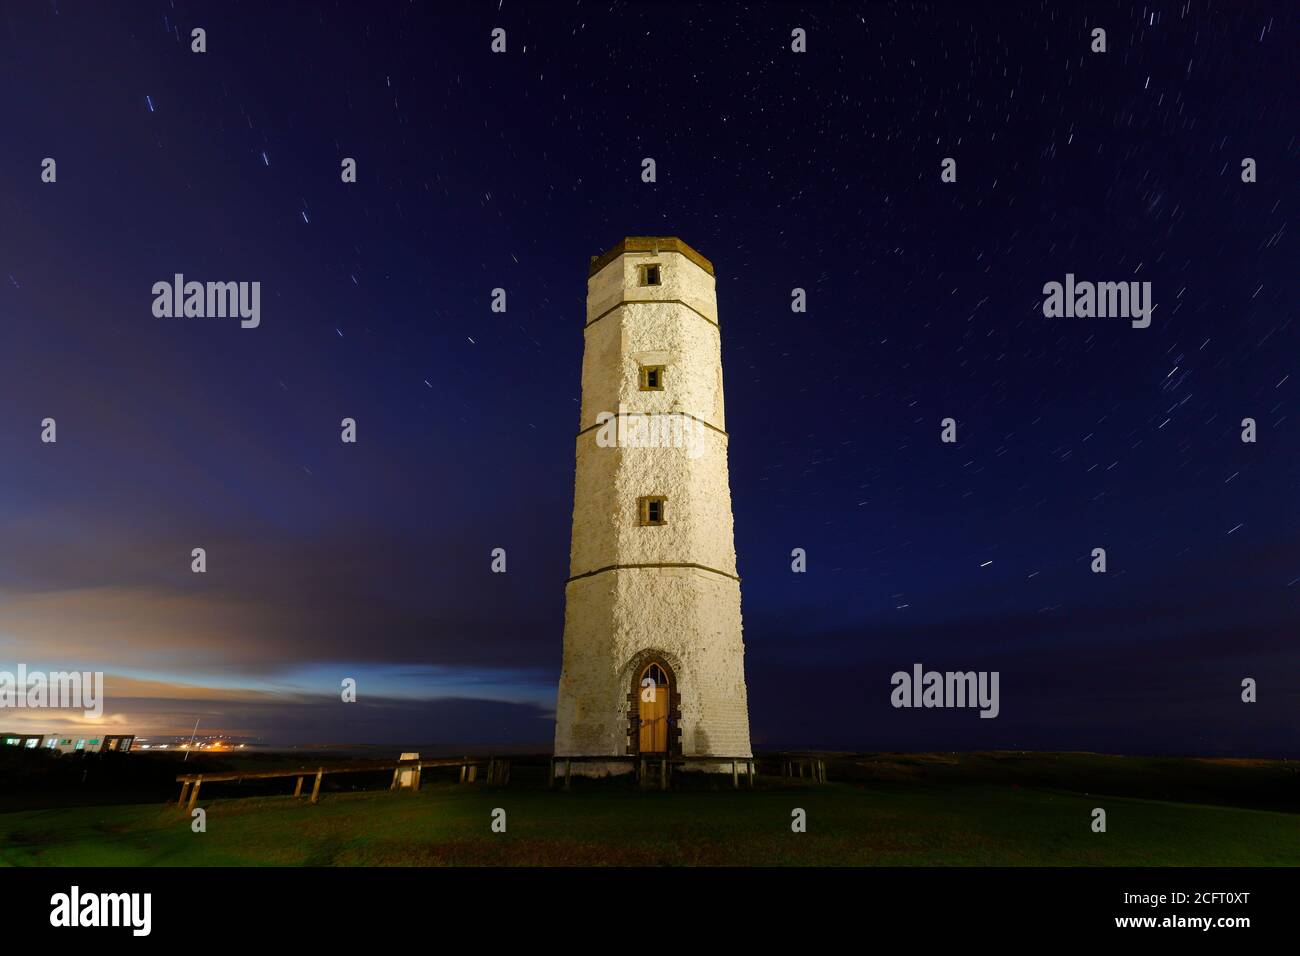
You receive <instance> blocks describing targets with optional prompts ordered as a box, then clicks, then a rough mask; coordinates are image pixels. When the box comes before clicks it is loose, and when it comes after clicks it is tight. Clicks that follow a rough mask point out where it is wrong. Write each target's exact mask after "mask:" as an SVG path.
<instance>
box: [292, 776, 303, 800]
mask: <svg viewBox="0 0 1300 956" xmlns="http://www.w3.org/2000/svg"><path fill="white" fill-rule="evenodd" d="M293 795H294V796H295V797H301V796H302V777H299V778H298V782H297V783H296V784H295V785H294V788H293Z"/></svg>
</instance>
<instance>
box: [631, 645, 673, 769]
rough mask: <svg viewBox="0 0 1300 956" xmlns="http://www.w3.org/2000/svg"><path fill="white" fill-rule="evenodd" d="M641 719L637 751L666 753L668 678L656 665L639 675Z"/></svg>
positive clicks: (668, 698)
mask: <svg viewBox="0 0 1300 956" xmlns="http://www.w3.org/2000/svg"><path fill="white" fill-rule="evenodd" d="M638 693H639V698H638V699H639V700H640V708H639V713H640V717H641V738H640V741H639V749H640V752H641V753H643V754H666V753H667V752H668V704H669V701H670V699H671V697H672V692H671V689H670V688H669V686H668V676H667V674H665V673H664V670H663V668H662V667H660V666H659V665H658V664H651V665H650V666H649V667H647V668H646V669H645V671H644V672H643V673H642V674H641V680H640V681H639V687H638Z"/></svg>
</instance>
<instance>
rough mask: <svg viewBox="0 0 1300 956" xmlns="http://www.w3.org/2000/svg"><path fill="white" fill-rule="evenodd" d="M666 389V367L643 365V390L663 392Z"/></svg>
mask: <svg viewBox="0 0 1300 956" xmlns="http://www.w3.org/2000/svg"><path fill="white" fill-rule="evenodd" d="M663 390H664V367H663V366H662V365H642V366H641V391H643V392H662V391H663Z"/></svg>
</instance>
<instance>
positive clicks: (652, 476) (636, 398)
mask: <svg viewBox="0 0 1300 956" xmlns="http://www.w3.org/2000/svg"><path fill="white" fill-rule="evenodd" d="M720 335H721V332H720V330H719V326H718V306H717V295H716V293H715V290H714V275H713V264H712V263H711V262H709V260H708V259H706V258H704V257H703V256H702V255H700V254H699V253H698V252H696V251H695V250H694V249H692V248H691V247H690V246H688V245H687V244H686V243H684V242H682V241H681V240H680V239H676V238H670V237H655V236H632V237H628V238H626V239H624V240H623V241H622V242H620V243H618V245H616V246H614V248H612V249H610V250H609V251H608V252H606V253H605V254H604V255H602V256H599V257H597V258H594V259H592V261H591V266H590V270H589V272H588V279H587V321H586V328H585V330H584V336H585V339H586V346H585V349H584V351H583V357H582V415H581V420H580V422H579V426H578V435H577V442H576V444H577V477H576V480H575V482H574V502H573V540H572V544H571V549H570V570H569V575H570V576H569V579H568V581H567V582H566V585H565V589H566V590H565V614H564V665H563V670H562V672H561V674H560V687H559V697H558V701H557V706H556V725H555V755H556V757H560V758H562V757H567V756H581V757H599V756H608V757H611V758H615V759H611V760H609V761H590V760H588V761H582V762H574V763H573V764H572V772H573V773H586V774H590V775H604V774H608V773H613V772H620V771H624V770H629V769H631V768H632V765H633V762H634V761H635V760H637V759H638V758H639V757H640V756H642V755H645V756H650V757H655V756H659V757H663V756H672V755H684V756H691V755H698V756H718V757H720V758H722V757H726V758H732V757H748V756H750V755H751V754H750V745H749V708H748V703H747V700H746V694H745V669H744V645H743V643H742V642H741V637H740V630H741V623H740V578H739V577H738V576H737V575H736V548H735V541H734V538H733V533H732V518H731V489H730V485H729V482H728V478H727V431H726V428H727V424H726V419H725V414H724V411H723V401H722V351H721V339H720ZM618 758H622V759H618ZM697 768H698V769H722V763H721V761H720V762H719V764H718V765H716V767H715V766H714V765H711V764H708V763H707V762H704V763H703V764H702V765H697ZM728 769H729V765H728Z"/></svg>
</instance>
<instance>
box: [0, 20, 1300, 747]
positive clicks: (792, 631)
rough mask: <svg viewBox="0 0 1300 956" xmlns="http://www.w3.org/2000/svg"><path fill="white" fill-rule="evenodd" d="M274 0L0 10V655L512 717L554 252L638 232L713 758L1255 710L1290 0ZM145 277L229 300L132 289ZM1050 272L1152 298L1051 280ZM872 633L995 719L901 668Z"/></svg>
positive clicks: (181, 730)
mask: <svg viewBox="0 0 1300 956" xmlns="http://www.w3.org/2000/svg"><path fill="white" fill-rule="evenodd" d="M272 6H274V7H276V8H278V9H268V8H269V7H272ZM316 6H317V5H315V4H274V5H270V4H263V3H260V2H245V3H210V4H208V3H186V2H175V3H169V2H140V3H112V4H110V3H69V2H65V0H59V2H44V3H6V4H4V6H3V8H2V9H0V101H2V102H3V115H4V127H3V132H0V669H13V668H14V667H15V666H16V664H17V663H18V662H23V663H26V664H27V666H28V667H29V668H49V669H56V668H76V669H80V670H103V671H105V672H106V673H107V675H108V677H107V681H108V693H109V700H108V703H107V708H106V716H105V718H104V721H105V724H106V725H108V726H111V727H113V728H117V729H118V730H119V731H120V732H136V733H141V734H153V735H161V734H188V733H189V732H190V729H191V727H192V725H193V723H194V721H195V720H196V719H199V720H200V721H201V724H200V733H202V732H204V731H206V732H208V733H221V734H230V735H243V736H247V737H250V738H259V739H261V740H263V741H266V742H272V743H308V742H375V743H393V744H396V743H407V742H411V743H417V742H428V743H442V744H448V745H459V744H464V745H466V746H468V745H472V744H495V745H501V746H520V747H523V746H543V747H544V746H548V745H549V743H550V741H551V737H552V734H553V708H554V703H555V686H556V680H557V678H558V676H559V668H560V654H561V636H562V632H563V621H564V580H565V578H566V577H567V576H568V553H569V532H570V527H569V525H570V519H571V514H572V506H573V477H574V449H575V444H574V435H575V433H576V431H577V429H578V400H579V386H580V367H581V359H582V346H583V333H582V326H583V322H584V317H585V312H584V308H585V295H586V285H585V283H586V278H587V264H588V261H589V259H590V257H592V256H595V255H598V254H600V253H602V252H604V251H605V250H606V249H608V248H609V247H611V246H613V245H614V244H615V243H617V242H618V241H619V240H620V239H621V238H622V237H624V236H630V235H663V236H680V237H681V238H682V239H683V240H685V241H686V242H688V243H690V244H691V245H692V246H694V247H695V248H696V249H698V250H699V251H700V252H701V253H703V254H704V255H705V256H707V257H709V258H710V259H711V260H712V261H713V262H714V264H715V267H716V269H717V294H718V308H719V315H720V321H721V329H722V350H723V372H724V381H725V389H726V400H727V424H728V430H729V432H730V469H731V486H732V495H733V506H734V511H735V528H736V550H737V555H738V559H739V570H740V574H741V577H742V582H743V583H742V600H743V605H742V609H743V613H744V624H745V631H744V640H745V644H746V649H747V654H746V669H747V677H748V685H749V702H750V714H751V723H752V729H753V738H754V743H755V746H756V747H759V748H762V747H777V746H789V747H810V746H818V747H836V748H863V749H881V750H911V749H950V750H951V749H976V748H977V749H984V748H1024V749H1087V750H1104V751H1117V752H1134V753H1196V754H1211V755H1236V756H1252V755H1261V756H1264V755H1271V756H1281V755H1291V756H1296V755H1300V628H1298V625H1300V508H1298V507H1297V504H1296V501H1297V492H1298V490H1300V433H1298V431H1297V426H1298V425H1300V422H1298V420H1297V408H1296V395H1297V389H1300V328H1298V326H1297V302H1300V295H1298V293H1300V281H1297V277H1298V276H1300V269H1297V264H1298V257H1297V247H1296V242H1295V238H1294V235H1295V230H1296V224H1294V223H1292V222H1291V219H1293V218H1294V217H1295V215H1296V200H1297V198H1298V196H1300V190H1298V189H1297V183H1298V182H1300V177H1297V159H1298V158H1300V139H1298V137H1297V133H1298V131H1300V123H1297V118H1298V111H1297V108H1296V99H1295V93H1296V74H1295V63H1296V51H1297V43H1296V36H1295V32H1294V31H1295V25H1296V24H1295V19H1294V7H1293V5H1291V4H1284V3H1277V4H1264V3H1253V2H1243V3H1228V2H1226V0H1220V2H1216V3H1209V2H1205V0H1183V2H1177V0H1175V2H1169V3H1156V4H1152V5H1146V4H1142V3H1136V2H1135V3H1124V4H1113V5H1112V4H1105V3H1088V4H1086V5H1084V4H1069V3H1060V4H1056V3H1044V4H1017V5H1015V8H1014V9H997V10H995V9H993V8H997V7H1003V6H1005V7H1008V8H1010V7H1011V5H1009V4H1006V5H998V4H989V5H985V4H970V3H952V4H937V5H936V4H923V5H904V6H889V7H886V6H877V5H866V4H855V5H852V6H843V7H835V6H830V5H816V6H810V7H808V8H799V7H795V6H768V7H764V6H748V7H746V8H744V9H736V8H733V7H732V6H731V5H726V6H724V5H722V4H717V5H709V6H701V7H697V6H692V5H677V4H669V3H609V2H604V3H578V4H572V3H553V4H550V3H548V4H542V3H531V4H521V3H519V2H517V0H513V2H512V0H507V2H505V3H504V4H501V5H498V4H497V3H496V2H492V3H488V4H475V5H470V4H452V3H436V4H435V3H428V4H406V3H395V2H393V3H390V2H366V3H362V2H355V3H345V2H339V3H332V4H321V5H319V6H320V9H319V10H317V9H315V7H316ZM986 7H987V8H989V9H985V8H986ZM195 27H202V28H204V29H206V31H207V47H208V50H207V52H206V53H203V54H196V53H192V52H191V50H190V42H191V41H190V31H191V30H192V29H193V28H195ZM494 27H502V28H504V29H505V30H506V32H507V52H506V53H504V54H493V53H492V52H491V50H490V43H491V37H490V33H491V31H492V29H493V28H494ZM796 27H799V28H802V29H804V30H806V31H807V47H808V49H807V52H806V53H803V54H798V53H794V52H792V51H791V31H792V30H793V29H794V28H796ZM1094 27H1103V28H1104V29H1105V30H1106V31H1107V45H1108V50H1107V52H1106V53H1104V54H1095V53H1092V52H1091V51H1090V44H1091V42H1092V41H1091V31H1092V29H1093V28H1094ZM46 157H51V158H54V159H55V160H56V161H57V181H56V182H55V183H44V182H42V181H41V161H42V160H43V159H44V158H46ZM344 157H353V158H355V159H356V160H357V172H358V181H357V182H356V183H355V184H347V183H343V182H341V178H340V163H341V161H342V160H343V158H344ZM646 157H650V158H653V159H654V160H655V161H656V164H657V181H656V182H654V183H646V182H643V181H642V178H641V170H642V160H643V159H644V158H646ZM945 157H952V158H954V159H956V161H957V182H955V183H944V182H941V180H940V171H941V170H940V164H941V161H942V160H943V159H944V158H945ZM1245 157H1252V158H1254V159H1255V160H1256V162H1257V169H1258V173H1257V175H1258V181H1257V182H1254V183H1243V182H1242V179H1241V162H1242V159H1243V158H1245ZM175 273H183V274H184V275H185V276H186V278H187V279H194V280H199V281H259V282H260V283H261V324H260V326H259V327H258V328H256V329H243V328H241V327H240V324H239V321H238V319H232V318H157V317H155V316H154V315H153V313H152V311H151V310H152V304H153V299H154V296H153V294H152V292H151V287H152V286H153V284H154V283H155V282H158V281H168V282H170V281H171V279H172V276H173V275H174V274H175ZM1066 273H1074V274H1075V275H1076V276H1077V277H1078V278H1079V279H1080V280H1091V281H1130V280H1134V281H1149V282H1151V283H1152V296H1153V299H1154V301H1155V303H1156V309H1155V311H1154V313H1153V316H1152V321H1151V326H1150V328H1147V329H1135V328H1132V327H1131V325H1130V323H1129V321H1127V320H1126V319H1123V318H1104V319H1103V318H1051V319H1049V318H1045V317H1044V315H1043V309H1042V304H1043V286H1044V284H1045V283H1047V282H1051V281H1064V279H1065V276H1066ZM497 287H501V288H504V289H506V290H507V294H508V311H507V312H506V313H505V314H498V313H494V312H492V311H491V310H490V303H491V292H492V290H493V289H494V288H497ZM795 287H801V288H804V289H806V290H807V296H808V310H807V312H806V313H804V314H798V313H794V312H792V311H791V290H792V289H793V288H795ZM46 417H51V418H54V419H55V420H56V422H57V429H58V430H57V436H58V440H57V442H56V443H54V444H47V443H42V442H41V440H40V433H41V424H40V423H41V421H42V419H44V418H46ZM344 417H352V418H355V419H356V421H357V431H358V441H357V443H356V444H354V445H348V444H343V443H342V442H341V441H340V437H339V436H340V427H339V423H340V420H341V419H342V418H344ZM947 417H952V418H954V419H956V421H957V429H958V431H957V436H958V441H957V442H956V443H955V444H945V443H942V442H941V441H940V421H941V420H942V419H944V418H947ZM1246 417H1251V418H1254V419H1255V420H1256V422H1257V428H1258V441H1257V442H1255V443H1253V444H1249V443H1244V442H1243V441H1242V440H1241V431H1242V428H1241V421H1242V419H1243V418H1246ZM195 547H203V548H205V549H206V551H207V561H208V571H207V573H206V574H194V573H192V572H191V570H190V562H191V557H190V554H191V550H192V549H193V548H195ZM498 547H502V548H505V549H506V550H507V553H508V572H507V573H506V574H493V573H491V572H490V552H491V551H492V549H493V548H498ZM1097 547H1103V548H1105V549H1106V553H1107V564H1108V570H1107V572H1106V573H1105V574H1095V573H1093V572H1092V571H1091V570H1090V564H1091V562H1092V556H1091V553H1092V550H1093V549H1094V548H1097ZM794 548H804V549H806V551H807V555H808V570H807V573H804V574H796V573H792V572H791V568H790V564H791V551H792V549H794ZM917 662H919V663H922V664H923V665H924V666H925V667H926V668H927V669H929V668H934V669H938V670H997V671H999V672H1000V674H1001V713H1000V716H999V717H998V718H997V719H996V720H987V719H979V718H978V715H977V713H976V712H975V711H973V710H965V711H962V710H895V709H893V708H892V707H891V706H890V703H889V696H890V691H891V689H892V688H891V685H890V675H891V674H892V673H893V672H895V671H897V670H910V668H911V666H912V665H913V664H914V663H917ZM345 677H353V678H355V679H356V680H357V682H358V694H359V700H358V702H357V703H356V704H347V705H345V704H343V703H341V702H340V700H339V685H340V681H341V680H342V679H343V678H345ZM1246 677H1252V678H1255V679H1256V680H1257V681H1258V687H1259V689H1258V694H1259V700H1258V702H1257V703H1254V704H1247V703H1243V702H1242V700H1241V681H1242V679H1243V678H1246ZM0 722H3V723H4V724H6V725H9V724H12V725H13V726H12V727H9V726H5V727H3V728H0V729H5V730H10V729H21V728H25V727H31V728H33V729H32V731H31V732H40V731H44V730H51V729H55V728H57V727H72V726H75V725H77V724H78V723H79V722H80V716H79V714H70V713H67V712H57V713H52V712H45V713H36V714H33V713H31V712H25V713H17V714H0Z"/></svg>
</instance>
